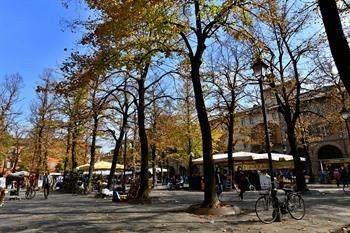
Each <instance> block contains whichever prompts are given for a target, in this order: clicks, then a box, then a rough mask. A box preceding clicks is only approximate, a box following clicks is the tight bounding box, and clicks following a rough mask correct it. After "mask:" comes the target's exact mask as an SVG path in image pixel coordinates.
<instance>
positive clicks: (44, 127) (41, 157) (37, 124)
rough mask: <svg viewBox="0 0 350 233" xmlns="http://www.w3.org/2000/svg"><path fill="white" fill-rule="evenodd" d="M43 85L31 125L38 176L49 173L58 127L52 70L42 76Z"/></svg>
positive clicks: (34, 159) (34, 167)
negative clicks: (54, 136) (50, 156)
mask: <svg viewBox="0 0 350 233" xmlns="http://www.w3.org/2000/svg"><path fill="white" fill-rule="evenodd" d="M40 78H41V80H42V84H41V85H39V86H37V88H36V93H37V98H38V99H37V102H35V103H34V104H33V105H32V116H31V123H32V125H33V132H32V137H33V140H34V145H33V146H34V151H33V159H32V168H31V169H32V170H35V171H36V172H37V173H38V174H39V173H40V172H42V171H47V170H48V166H47V160H48V157H49V151H50V147H49V145H50V142H52V139H53V133H54V129H55V127H56V126H57V125H56V117H57V116H56V113H57V101H56V100H57V99H56V97H57V96H55V95H53V90H52V84H53V81H54V77H53V74H52V70H50V69H46V70H44V72H43V73H42V75H41V76H40Z"/></svg>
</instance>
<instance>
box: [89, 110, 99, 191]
mask: <svg viewBox="0 0 350 233" xmlns="http://www.w3.org/2000/svg"><path fill="white" fill-rule="evenodd" d="M98 123H99V122H98V117H97V116H95V117H94V126H93V129H92V135H91V136H92V139H91V146H90V167H89V176H88V180H87V191H88V192H90V191H91V188H92V187H91V183H92V174H93V171H94V166H95V157H96V137H97V129H98Z"/></svg>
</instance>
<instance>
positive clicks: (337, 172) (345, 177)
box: [320, 165, 350, 187]
mask: <svg viewBox="0 0 350 233" xmlns="http://www.w3.org/2000/svg"><path fill="white" fill-rule="evenodd" d="M349 171H350V165H348V166H340V167H336V166H329V167H326V169H325V170H324V171H321V174H320V183H322V184H330V183H332V182H335V183H336V184H337V187H340V184H342V185H343V187H345V186H346V187H347V186H348V185H349V182H350V179H349V178H350V176H349Z"/></svg>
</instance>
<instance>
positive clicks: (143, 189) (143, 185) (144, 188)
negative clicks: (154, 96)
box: [137, 77, 149, 201]
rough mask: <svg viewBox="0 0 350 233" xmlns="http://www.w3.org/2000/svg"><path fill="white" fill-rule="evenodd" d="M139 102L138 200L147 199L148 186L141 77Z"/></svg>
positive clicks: (143, 97)
mask: <svg viewBox="0 0 350 233" xmlns="http://www.w3.org/2000/svg"><path fill="white" fill-rule="evenodd" d="M138 92H139V103H138V106H137V116H138V117H137V121H138V125H139V137H140V144H141V174H140V189H139V192H138V195H137V199H139V200H140V201H143V200H147V199H149V196H148V195H149V187H148V141H147V134H146V128H145V81H144V78H143V77H141V78H140V79H139V80H138Z"/></svg>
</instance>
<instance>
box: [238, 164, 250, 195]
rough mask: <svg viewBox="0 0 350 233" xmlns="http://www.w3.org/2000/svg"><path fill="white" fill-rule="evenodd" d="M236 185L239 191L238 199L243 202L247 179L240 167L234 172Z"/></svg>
mask: <svg viewBox="0 0 350 233" xmlns="http://www.w3.org/2000/svg"><path fill="white" fill-rule="evenodd" d="M236 183H237V184H238V188H239V190H240V192H239V197H240V199H241V200H242V201H243V194H244V192H245V191H246V190H247V186H248V182H247V177H246V176H245V174H244V172H243V171H242V168H241V167H238V169H237V172H236Z"/></svg>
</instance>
